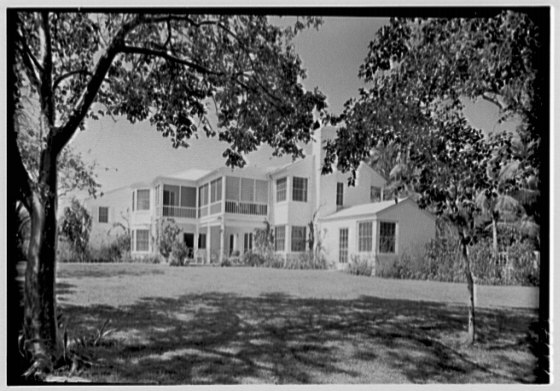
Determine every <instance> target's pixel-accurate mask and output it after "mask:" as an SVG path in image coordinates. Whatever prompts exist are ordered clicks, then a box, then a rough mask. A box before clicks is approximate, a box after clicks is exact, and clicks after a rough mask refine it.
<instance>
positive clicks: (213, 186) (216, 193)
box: [210, 178, 222, 203]
mask: <svg viewBox="0 0 560 391" xmlns="http://www.w3.org/2000/svg"><path fill="white" fill-rule="evenodd" d="M221 200H222V178H218V179H214V180H213V181H212V182H210V203H214V202H218V201H221Z"/></svg>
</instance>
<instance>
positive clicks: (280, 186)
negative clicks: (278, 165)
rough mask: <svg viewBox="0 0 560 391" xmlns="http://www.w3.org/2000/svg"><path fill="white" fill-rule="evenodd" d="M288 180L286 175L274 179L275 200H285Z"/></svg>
mask: <svg viewBox="0 0 560 391" xmlns="http://www.w3.org/2000/svg"><path fill="white" fill-rule="evenodd" d="M287 185H288V180H287V178H286V177H284V178H280V179H277V180H276V202H280V201H286V190H287Z"/></svg>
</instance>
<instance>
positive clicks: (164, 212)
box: [159, 205, 196, 219]
mask: <svg viewBox="0 0 560 391" xmlns="http://www.w3.org/2000/svg"><path fill="white" fill-rule="evenodd" d="M159 212H160V214H161V216H165V217H178V218H183V219H196V208H194V207H192V208H191V207H185V206H173V205H163V206H160V207H159Z"/></svg>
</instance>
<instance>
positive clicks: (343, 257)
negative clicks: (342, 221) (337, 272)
mask: <svg viewBox="0 0 560 391" xmlns="http://www.w3.org/2000/svg"><path fill="white" fill-rule="evenodd" d="M338 250H339V251H338V262H340V263H347V262H348V228H341V229H340V231H339V242H338Z"/></svg>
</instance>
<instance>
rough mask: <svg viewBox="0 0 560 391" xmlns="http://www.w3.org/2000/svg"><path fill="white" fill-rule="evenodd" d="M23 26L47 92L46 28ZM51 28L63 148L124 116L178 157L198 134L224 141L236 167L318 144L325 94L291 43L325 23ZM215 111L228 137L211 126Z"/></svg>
mask: <svg viewBox="0 0 560 391" xmlns="http://www.w3.org/2000/svg"><path fill="white" fill-rule="evenodd" d="M18 16H19V18H20V24H19V29H18V42H17V47H18V55H19V56H20V57H21V59H22V61H21V64H22V65H24V69H25V73H26V76H27V79H28V80H29V83H30V86H31V88H33V90H34V91H37V92H39V91H41V89H42V88H45V86H44V83H42V77H43V75H44V73H45V69H44V66H43V65H42V62H41V56H42V54H43V53H41V44H40V42H41V40H42V39H44V37H43V36H42V35H41V34H40V30H39V29H37V25H38V24H39V23H41V21H40V20H41V18H40V17H39V16H38V15H37V14H34V13H21V14H18ZM48 23H49V30H48V32H49V35H50V40H51V42H52V47H51V51H52V62H53V65H52V76H51V79H52V82H51V83H50V85H51V86H52V89H53V93H54V96H53V98H54V99H53V100H54V103H53V105H54V109H55V114H56V122H55V125H56V127H57V128H56V132H55V135H56V136H57V137H55V139H60V143H61V144H64V143H65V142H66V141H67V140H68V139H69V137H70V136H71V135H72V133H73V132H72V128H73V126H74V125H76V124H80V126H81V127H83V126H84V120H85V119H86V118H88V117H91V118H97V117H98V116H100V115H105V114H110V115H124V116H126V117H127V118H128V119H129V120H130V121H132V122H136V121H143V120H149V121H150V122H151V123H152V124H153V125H154V126H155V127H156V128H157V130H158V131H160V132H162V134H163V135H164V136H166V137H170V138H171V139H172V142H173V145H174V146H176V147H177V146H187V145H188V139H189V138H190V137H191V136H193V135H194V134H195V133H196V132H197V129H199V128H202V129H204V131H206V133H207V134H210V135H214V134H216V132H218V133H219V137H220V139H222V140H224V141H227V142H229V143H230V144H231V146H230V147H229V148H228V150H226V152H225V153H224V156H225V157H227V162H228V164H230V165H243V164H244V161H243V157H242V155H243V154H244V153H247V152H250V151H253V150H255V149H256V147H257V146H258V145H260V144H261V143H268V144H270V145H271V146H272V147H273V148H274V150H275V152H276V153H278V154H282V153H290V154H295V155H299V154H301V150H300V149H299V148H298V146H297V143H298V142H300V141H303V142H307V141H309V140H310V135H311V131H312V130H313V127H314V126H317V124H316V123H315V121H314V118H313V114H312V112H313V109H314V108H316V109H318V111H319V112H321V111H322V110H323V109H324V108H325V97H324V96H323V95H322V94H321V93H320V92H319V91H305V90H304V88H303V86H302V84H301V80H302V79H303V78H304V77H305V73H304V71H303V69H302V68H301V60H300V59H299V57H298V56H297V54H295V52H294V49H293V46H292V43H291V38H292V37H293V35H294V34H295V32H297V30H298V29H301V28H303V27H307V26H317V25H318V24H319V20H318V19H317V18H308V19H305V22H302V21H301V20H299V21H298V25H296V27H295V28H293V29H288V30H285V29H282V28H280V27H276V26H274V25H271V24H270V23H268V20H267V17H265V16H251V15H199V14H194V15H185V14H155V15H150V14H140V15H122V14H85V13H55V14H50V15H49V17H48ZM76 26H78V28H76ZM43 35H44V34H43ZM95 103H98V104H95ZM214 106H215V107H214ZM214 108H216V109H217V128H218V129H219V130H216V129H213V128H212V126H211V122H210V120H209V118H210V115H211V114H212V112H213V110H214Z"/></svg>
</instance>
